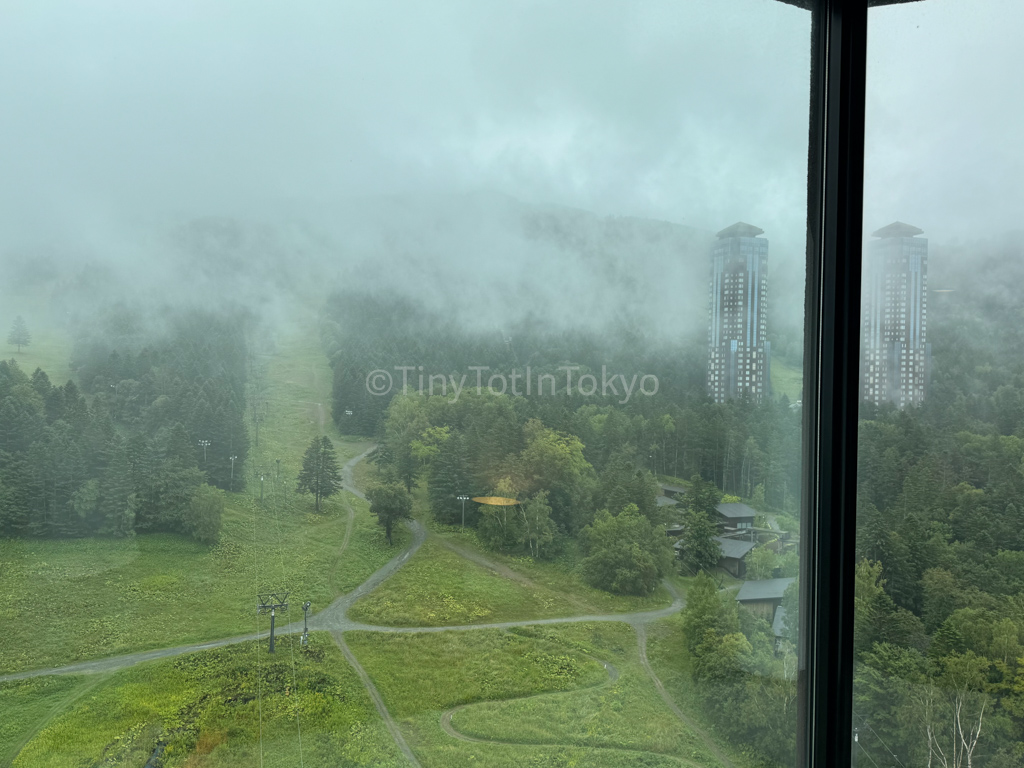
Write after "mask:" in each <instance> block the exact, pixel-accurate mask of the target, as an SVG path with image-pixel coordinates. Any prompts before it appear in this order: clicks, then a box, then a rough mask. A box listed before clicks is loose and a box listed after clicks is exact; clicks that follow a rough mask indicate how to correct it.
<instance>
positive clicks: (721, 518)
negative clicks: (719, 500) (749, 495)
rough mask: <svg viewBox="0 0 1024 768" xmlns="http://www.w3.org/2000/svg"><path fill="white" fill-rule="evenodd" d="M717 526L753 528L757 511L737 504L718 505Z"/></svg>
mask: <svg viewBox="0 0 1024 768" xmlns="http://www.w3.org/2000/svg"><path fill="white" fill-rule="evenodd" d="M717 510H718V524H719V525H721V526H723V527H725V528H753V527H754V516H755V515H757V510H755V509H753V508H752V507H748V506H747V505H746V504H740V503H739V502H735V503H729V504H719V505H718V507H717Z"/></svg>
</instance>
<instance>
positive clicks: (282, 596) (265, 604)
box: [256, 592, 288, 653]
mask: <svg viewBox="0 0 1024 768" xmlns="http://www.w3.org/2000/svg"><path fill="white" fill-rule="evenodd" d="M278 608H280V609H281V612H282V613H287V612H288V593H287V592H270V593H269V594H265V595H256V613H257V614H260V613H266V612H267V611H270V652H271V653H273V652H274V619H275V614H276V612H277V609H278Z"/></svg>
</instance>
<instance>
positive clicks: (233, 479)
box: [231, 456, 238, 491]
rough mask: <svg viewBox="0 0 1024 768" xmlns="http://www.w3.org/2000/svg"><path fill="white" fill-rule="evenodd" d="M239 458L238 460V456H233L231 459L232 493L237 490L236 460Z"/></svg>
mask: <svg viewBox="0 0 1024 768" xmlns="http://www.w3.org/2000/svg"><path fill="white" fill-rule="evenodd" d="M237 458H238V457H237V456H232V457H231V490H232V491H234V490H235V459H237Z"/></svg>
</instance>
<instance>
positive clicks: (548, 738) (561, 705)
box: [452, 624, 720, 768]
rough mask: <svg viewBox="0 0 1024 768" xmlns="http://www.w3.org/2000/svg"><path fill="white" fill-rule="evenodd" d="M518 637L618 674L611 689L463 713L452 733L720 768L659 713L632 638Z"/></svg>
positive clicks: (572, 630)
mask: <svg viewBox="0 0 1024 768" xmlns="http://www.w3.org/2000/svg"><path fill="white" fill-rule="evenodd" d="M524 632H526V633H528V634H529V635H530V636H533V637H543V638H545V639H547V640H549V641H552V642H559V641H560V642H563V643H566V644H569V645H571V646H572V647H576V648H580V649H585V650H586V651H588V652H590V653H592V654H594V655H595V656H597V657H598V658H602V659H606V660H608V661H610V662H611V663H612V664H614V665H615V666H616V667H617V668H618V669H619V672H620V677H619V679H618V680H617V681H616V682H615V683H614V684H612V685H608V686H605V687H602V688H594V689H591V690H587V691H580V692H577V693H574V694H572V695H571V696H538V697H531V698H527V699H518V700H514V701H506V702H488V703H482V704H479V705H476V706H473V707H467V708H466V709H464V710H460V711H459V712H458V713H456V715H455V717H453V719H452V723H453V725H455V726H456V727H457V728H458V730H459V731H461V732H463V733H465V734H467V735H470V736H476V737H479V738H490V739H496V740H499V741H521V742H530V743H539V744H566V743H568V744H573V745H576V746H584V745H585V746H599V747H606V748H625V749H630V750H636V751H637V752H655V753H660V754H666V755H675V756H677V757H682V758H685V759H688V760H693V761H695V762H696V763H697V764H699V765H701V766H706V767H707V768H717V766H719V765H720V764H719V762H718V761H717V760H716V759H715V758H714V756H713V755H712V754H711V753H710V752H709V751H708V750H707V748H706V747H705V746H704V744H703V742H702V740H701V739H700V737H699V736H697V735H696V734H694V733H692V732H691V731H690V730H689V729H687V728H686V727H685V726H684V725H683V724H682V723H680V721H679V719H678V718H677V717H676V716H675V715H674V714H673V713H672V712H671V711H670V710H669V709H668V708H667V707H666V706H665V704H664V702H663V701H662V700H661V697H660V696H659V695H658V693H657V691H656V690H655V688H654V685H653V683H652V682H651V680H650V678H649V677H648V676H647V675H646V674H645V673H644V671H643V668H642V667H641V665H640V663H639V656H638V651H637V644H636V635H635V633H634V630H633V629H632V628H631V627H629V626H628V625H624V624H611V625H608V626H607V627H602V626H599V625H596V624H590V625H582V624H581V625H570V626H567V627H557V628H548V627H528V628H524Z"/></svg>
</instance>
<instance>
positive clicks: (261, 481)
mask: <svg viewBox="0 0 1024 768" xmlns="http://www.w3.org/2000/svg"><path fill="white" fill-rule="evenodd" d="M262 503H263V473H262V472H261V473H260V504H262Z"/></svg>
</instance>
